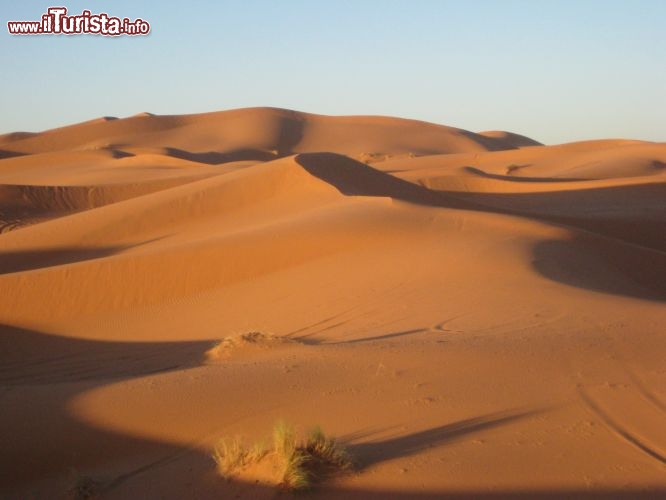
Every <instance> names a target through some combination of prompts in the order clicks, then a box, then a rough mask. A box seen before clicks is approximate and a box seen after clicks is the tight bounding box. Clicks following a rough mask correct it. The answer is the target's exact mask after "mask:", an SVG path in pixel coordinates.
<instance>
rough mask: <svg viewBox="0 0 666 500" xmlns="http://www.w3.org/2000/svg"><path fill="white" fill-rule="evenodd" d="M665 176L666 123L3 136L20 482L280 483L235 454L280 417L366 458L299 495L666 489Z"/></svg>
mask: <svg viewBox="0 0 666 500" xmlns="http://www.w3.org/2000/svg"><path fill="white" fill-rule="evenodd" d="M664 200H666V143H663V142H649V141H640V140H629V139H613V138H611V139H607V140H588V141H578V142H568V143H562V144H553V145H545V144H542V143H541V142H539V141H538V137H537V138H535V139H532V138H530V137H527V136H524V135H521V134H517V133H512V132H508V131H481V132H472V131H467V130H464V129H460V128H456V127H451V126H446V125H439V124H434V123H429V122H424V121H417V120H411V119H402V118H398V117H388V116H360V115H359V116H357V115H353V116H352V115H349V116H329V115H320V114H311V113H305V112H299V111H292V110H288V109H281V108H268V107H261V108H240V109H233V110H226V111H215V112H207V113H198V114H183V115H160V114H153V113H147V112H144V113H137V114H135V115H133V116H129V117H125V118H114V117H108V116H107V117H102V118H98V119H94V120H89V121H86V122H82V123H77V124H73V125H68V126H64V127H59V128H54V129H49V130H46V131H43V132H31V133H20V132H17V133H9V134H5V135H3V136H0V296H1V297H2V300H1V301H0V344H1V348H0V398H1V402H2V403H1V407H2V411H1V412H0V424H1V426H2V452H1V453H0V469H1V470H2V474H1V477H2V479H0V498H8V499H10V498H11V499H14V498H16V499H19V498H108V499H125V498H166V499H181V498H199V499H213V498H275V497H276V495H277V496H283V497H287V498H288V497H290V496H291V495H294V494H296V493H294V492H293V491H291V488H289V487H288V486H289V485H288V484H286V483H285V480H284V477H283V476H282V475H281V473H279V472H276V468H279V467H277V466H273V465H270V464H269V465H266V464H267V462H266V460H261V459H257V460H254V461H249V463H242V464H238V466H237V467H236V470H234V471H230V472H229V473H228V474H221V472H220V464H219V460H218V463H216V460H215V458H214V457H215V456H216V450H217V453H219V450H220V448H219V443H221V442H223V440H225V439H230V438H231V439H238V440H239V441H238V442H241V441H242V442H243V443H246V444H247V445H248V446H250V445H251V444H252V443H255V442H262V440H264V441H266V442H270V439H271V438H270V436H271V432H272V431H271V429H273V428H274V426H275V425H276V422H285V423H287V424H288V425H289V426H291V427H292V428H293V429H294V432H295V433H296V434H297V435H307V432H308V430H309V429H311V428H313V427H316V426H319V427H320V428H321V429H322V431H323V432H324V433H325V435H326V436H334V437H335V438H336V440H337V441H336V443H337V444H338V445H339V446H340V449H342V447H344V450H345V453H346V454H347V456H348V458H349V466H348V467H344V468H340V470H328V469H327V471H326V473H325V474H324V473H322V474H316V473H312V474H311V477H309V479H310V481H309V484H308V487H307V488H305V489H307V491H306V492H304V493H302V495H303V498H358V499H366V498H369V499H375V498H376V499H385V498H387V499H388V498H396V499H405V500H407V499H430V498H433V499H434V498H466V499H467V498H469V499H472V498H488V499H497V498H525V499H527V498H594V499H600V498H603V499H606V498H658V497H664V496H666V433H665V432H664V423H665V422H666V357H665V356H664V353H665V352H666V329H665V327H664V325H666V307H664V306H665V301H666V203H665V202H664ZM228 453H229V452H227V454H228ZM262 453H264V452H262ZM270 453H272V452H270V451H265V453H264V454H270ZM222 454H223V455H224V453H222ZM262 456H263V455H262ZM255 462H256V463H255ZM262 464H263V465H262ZM331 469H335V467H331ZM299 495H301V494H300V493H299Z"/></svg>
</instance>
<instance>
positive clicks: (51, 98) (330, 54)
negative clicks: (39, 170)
mask: <svg viewBox="0 0 666 500" xmlns="http://www.w3.org/2000/svg"><path fill="white" fill-rule="evenodd" d="M56 4H57V5H64V6H65V7H67V8H68V9H69V11H70V14H72V13H75V14H79V13H80V12H81V11H82V10H83V9H84V8H85V9H89V10H91V11H92V12H93V13H100V12H106V13H108V14H109V15H115V16H118V17H129V18H131V19H134V18H137V17H141V18H142V19H145V20H147V21H148V22H150V23H151V27H152V32H151V34H150V35H148V36H145V37H119V38H111V37H101V36H94V35H78V36H69V37H66V36H53V35H51V36H10V35H9V34H8V33H7V28H6V22H7V21H9V20H23V19H25V20H39V19H40V17H41V15H42V14H43V13H45V12H46V10H47V8H48V7H49V6H51V5H53V4H52V3H51V2H49V1H47V2H44V1H40V0H26V1H23V2H9V1H8V0H2V4H1V5H0V15H1V16H0V17H1V19H2V30H3V33H2V35H0V44H1V49H0V68H2V73H1V77H0V89H1V90H2V92H0V110H2V113H1V114H0V133H4V132H10V131H16V130H28V131H39V130H44V129H47V128H52V127H56V126H61V125H65V124H70V123H74V122H78V121H83V120H88V119H91V118H95V117H98V116H103V115H113V116H121V117H122V116H128V115H131V114H135V113H137V112H140V111H150V112H153V113H158V114H180V113H196V112H205V111H216V110H221V109H230V108H238V107H245V106H277V107H284V108H290V109H296V110H300V111H309V112H313V113H324V114H382V115H393V116H402V117H407V118H416V119H421V120H427V121H433V122H437V123H443V124H446V125H452V126H456V127H462V128H465V129H468V130H473V131H481V130H493V129H504V130H510V131H514V132H518V133H522V134H526V135H528V136H530V137H533V138H535V139H537V140H540V141H543V142H546V143H558V142H565V141H572V140H579V139H593V138H602V137H625V138H635V139H646V140H656V141H666V28H665V26H666V1H664V0H621V1H620V0H456V1H454V0H448V1H447V0H411V1H410V0H351V1H347V0H330V1H329V0H235V1H231V0H221V1H204V0H198V1H196V0H195V1H190V2H187V3H185V2H183V3H178V4H176V3H171V2H168V1H161V2H156V1H150V2H149V1H145V0H90V1H80V0H72V1H66V0H65V1H64V2H61V3H57V2H56Z"/></svg>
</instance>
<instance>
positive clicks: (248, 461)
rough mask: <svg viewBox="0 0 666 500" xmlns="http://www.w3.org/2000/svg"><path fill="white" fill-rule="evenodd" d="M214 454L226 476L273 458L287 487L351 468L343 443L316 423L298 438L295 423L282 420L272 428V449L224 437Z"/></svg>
mask: <svg viewBox="0 0 666 500" xmlns="http://www.w3.org/2000/svg"><path fill="white" fill-rule="evenodd" d="M213 458H214V460H215V462H216V463H217V465H218V467H219V469H220V472H221V473H222V475H223V476H224V477H226V478H231V477H232V476H233V474H234V473H235V472H237V471H239V470H242V469H244V468H246V467H248V466H251V465H254V464H258V463H259V462H261V461H262V460H264V459H269V458H270V459H272V460H273V461H274V463H275V464H276V466H277V467H276V470H277V483H278V486H279V487H280V488H283V489H285V490H288V491H299V490H306V489H309V488H311V487H312V486H313V484H314V483H316V482H320V481H322V480H324V479H325V478H326V477H329V476H332V475H335V474H338V473H340V472H344V471H347V470H349V469H351V468H352V462H351V459H350V458H349V455H348V454H347V452H346V450H345V449H344V447H342V446H341V445H340V444H338V442H337V441H336V440H335V439H334V438H332V437H328V436H326V434H324V432H323V431H322V430H321V428H319V427H315V428H314V429H312V430H311V431H310V433H309V434H308V435H307V437H306V439H305V440H301V441H299V440H297V438H296V433H295V432H294V429H293V427H291V426H289V425H287V424H285V423H284V422H282V421H280V422H278V423H276V424H275V426H274V428H273V447H272V449H266V448H265V447H264V446H263V445H261V444H255V445H254V446H253V447H251V448H249V449H248V448H245V447H244V446H243V444H242V442H241V440H240V439H239V438H234V439H222V440H221V441H220V442H219V444H218V445H217V446H216V447H215V450H214V452H213Z"/></svg>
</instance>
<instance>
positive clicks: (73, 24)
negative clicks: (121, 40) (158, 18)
mask: <svg viewBox="0 0 666 500" xmlns="http://www.w3.org/2000/svg"><path fill="white" fill-rule="evenodd" d="M7 29H8V30H9V33H10V34H11V35H85V34H90V35H104V36H120V35H130V36H133V35H147V34H148V33H150V24H149V23H148V22H147V21H144V20H143V19H140V18H137V19H135V20H134V21H130V20H129V19H128V18H127V17H125V18H123V19H121V18H119V17H114V16H109V15H108V14H105V13H103V12H102V13H101V14H93V13H91V12H90V11H89V10H84V11H83V12H82V13H81V14H79V15H74V16H68V15H67V8H66V7H49V8H48V10H47V11H46V14H42V19H41V20H40V21H7Z"/></svg>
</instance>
